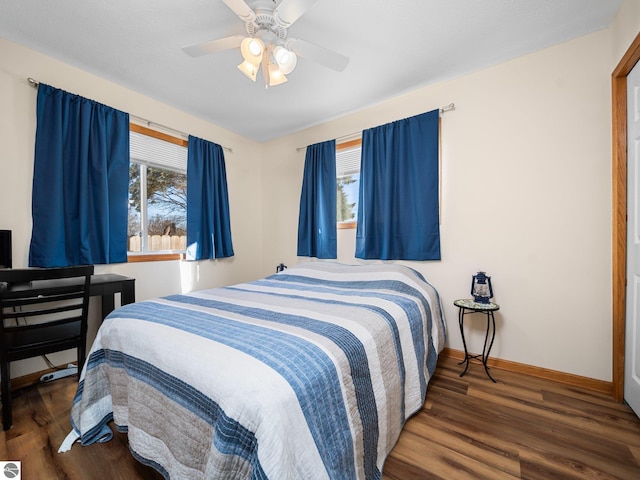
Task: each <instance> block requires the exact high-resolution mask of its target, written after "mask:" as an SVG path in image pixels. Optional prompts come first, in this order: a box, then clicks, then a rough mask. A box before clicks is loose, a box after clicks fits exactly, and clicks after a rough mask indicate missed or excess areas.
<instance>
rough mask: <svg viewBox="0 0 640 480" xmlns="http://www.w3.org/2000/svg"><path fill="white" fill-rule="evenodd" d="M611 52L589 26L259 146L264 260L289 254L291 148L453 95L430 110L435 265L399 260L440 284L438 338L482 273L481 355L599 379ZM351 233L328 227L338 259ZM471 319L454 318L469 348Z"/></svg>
mask: <svg viewBox="0 0 640 480" xmlns="http://www.w3.org/2000/svg"><path fill="white" fill-rule="evenodd" d="M611 51H612V50H611V32H610V31H609V30H603V31H599V32H596V33H594V34H591V35H587V36H584V37H581V38H579V39H577V40H574V41H571V42H567V43H564V44H561V45H558V46H555V47H552V48H548V49H546V50H543V51H540V52H537V53H534V54H531V55H527V56H524V57H521V58H517V59H515V60H512V61H509V62H506V63H503V64H501V65H497V66H495V67H492V68H488V69H486V70H483V71H479V72H477V73H474V74H471V75H467V76H464V77H461V78H458V79H454V80H451V81H447V82H444V83H441V84H437V85H433V86H427V87H424V88H422V89H419V90H416V91H414V92H412V93H409V94H407V95H403V96H400V97H398V98H395V99H393V100H391V101H388V102H385V103H383V104H381V105H378V106H376V107H373V108H369V109H366V110H364V111H361V112H358V113H354V114H352V115H349V116H346V117H344V118H341V119H338V120H335V121H332V122H330V123H327V124H324V125H321V126H318V127H315V128H311V129H308V130H305V131H303V132H300V133H298V134H295V135H290V136H288V137H286V138H282V139H278V140H275V141H272V142H270V143H269V144H267V145H266V146H265V147H264V158H265V169H264V172H265V173H264V176H263V182H264V187H263V198H262V200H263V205H264V207H263V210H264V219H265V227H264V240H265V243H264V245H265V252H264V261H265V262H266V263H267V264H274V265H275V263H276V262H279V261H284V262H285V263H287V262H288V263H296V262H297V261H299V260H301V259H297V258H296V256H295V246H296V238H297V237H296V232H297V214H298V208H297V205H298V203H299V196H300V186H301V172H302V168H303V164H304V151H300V152H297V151H296V149H295V147H298V146H305V145H308V144H311V143H316V142H319V141H323V140H327V139H330V138H337V137H340V136H343V135H347V134H350V133H352V132H355V131H360V130H362V129H364V128H368V127H373V126H376V125H380V124H383V123H386V122H389V121H393V120H397V119H400V118H404V117H408V116H411V115H415V114H418V113H422V112H425V111H429V110H432V109H434V108H438V107H441V106H445V105H448V104H449V103H451V102H454V103H455V105H456V109H455V111H453V112H449V113H446V114H444V115H443V117H442V207H441V208H442V210H441V211H442V216H441V241H442V243H441V246H442V261H440V262H408V264H409V265H411V266H413V267H414V268H416V269H418V270H420V271H421V272H423V273H424V274H425V275H426V276H427V277H428V278H429V279H430V280H431V281H432V282H433V283H434V284H435V285H436V286H437V287H438V288H439V290H440V292H441V296H442V299H443V301H444V306H445V312H446V315H447V325H448V330H449V338H448V345H449V346H450V347H452V348H455V349H460V350H461V349H462V341H461V337H460V333H459V329H458V325H457V321H456V319H457V312H456V310H455V308H454V307H453V305H452V303H453V300H455V299H457V298H464V297H468V296H469V289H470V283H471V276H472V275H473V274H474V273H475V272H477V271H478V270H485V271H487V272H488V273H489V274H490V275H491V276H492V281H493V286H494V292H495V298H494V300H495V301H496V302H497V303H499V304H500V305H501V310H500V312H499V313H498V315H497V317H496V319H497V324H498V327H497V329H498V333H497V339H496V343H495V345H494V347H493V351H492V356H495V357H498V358H502V359H506V360H510V361H514V362H521V363H526V364H531V365H536V366H539V367H545V368H550V369H554V370H559V371H564V372H569V373H574V374H577V375H583V376H587V377H592V378H597V379H602V380H610V379H611V363H612V362H611V359H612V352H611V240H610V237H611V160H610V158H611V155H610V152H611V141H610V136H611V133H610V132H611V127H610V125H611V119H610V73H611V66H610V64H611ZM278 180H281V182H280V183H279V185H280V188H279V189H278V190H277V191H276V192H271V191H269V188H270V186H272V185H276V184H278ZM354 238H355V236H354V231H353V230H351V231H349V230H339V232H338V239H339V246H338V250H339V252H338V256H339V260H340V261H345V262H348V263H357V262H359V261H358V260H356V259H355V258H354V257H353V250H354ZM483 324H484V322H475V323H474V322H469V321H468V320H467V325H468V326H469V327H470V330H471V331H472V333H471V334H470V336H471V337H472V338H471V342H472V346H471V348H472V350H475V351H479V350H481V346H480V343H479V342H480V340H481V339H482V337H481V334H483V332H482V329H483V328H484V325H483ZM468 331H469V330H468ZM467 338H468V339H469V337H467Z"/></svg>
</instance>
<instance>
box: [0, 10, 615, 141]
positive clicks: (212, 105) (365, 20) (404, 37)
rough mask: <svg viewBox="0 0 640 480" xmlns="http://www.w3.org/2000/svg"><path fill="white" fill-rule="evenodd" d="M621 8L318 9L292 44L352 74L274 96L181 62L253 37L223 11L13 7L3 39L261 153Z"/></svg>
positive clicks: (309, 68) (205, 63) (303, 71)
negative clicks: (325, 54)
mask: <svg viewBox="0 0 640 480" xmlns="http://www.w3.org/2000/svg"><path fill="white" fill-rule="evenodd" d="M246 1H247V3H248V4H249V5H250V6H251V5H253V3H254V1H255V0H246ZM280 1H281V0H276V3H280ZM620 3H621V0H395V1H394V0H317V2H316V3H315V4H314V5H313V6H312V7H311V8H310V9H309V10H308V11H307V12H306V13H305V14H304V15H303V16H302V17H301V18H300V19H299V20H298V21H297V22H295V23H294V24H293V25H292V26H291V27H290V28H289V35H290V36H292V37H298V38H302V39H304V40H307V41H309V42H312V43H315V44H318V45H321V46H323V47H326V48H329V49H332V50H335V51H337V52H339V53H342V54H343V55H346V56H348V57H349V58H350V62H349V64H348V66H347V68H346V69H345V70H344V71H343V72H341V73H337V72H335V71H333V70H330V69H328V68H326V67H323V66H321V65H318V64H316V63H313V62H312V61H310V60H307V59H304V58H301V59H299V60H298V65H297V67H296V69H295V70H294V71H293V72H292V73H291V74H290V75H289V76H288V77H289V81H288V82H287V83H285V84H283V85H280V86H277V87H272V88H269V89H268V90H265V88H264V83H263V82H262V80H261V78H260V76H259V78H258V81H257V82H256V83H253V82H251V81H250V80H249V79H247V78H246V77H244V76H243V75H242V73H240V72H239V71H238V69H237V68H236V66H237V65H238V63H240V60H241V55H240V52H239V50H237V49H236V50H230V51H225V52H221V53H215V54H210V55H207V56H203V57H199V58H192V57H190V56H188V55H186V54H185V53H184V52H183V51H182V49H181V48H182V47H184V46H187V45H191V44H194V43H200V42H205V41H208V40H213V39H216V38H220V37H226V36H228V35H234V34H243V33H244V24H243V22H242V21H240V20H239V18H238V17H237V16H236V15H235V14H234V13H233V12H232V11H231V10H230V9H229V8H228V7H227V6H226V5H225V4H224V3H223V2H222V0H181V1H180V0H155V1H143V0H109V1H106V0H55V1H54V0H2V1H1V2H0V36H2V37H4V38H6V39H8V40H11V41H14V42H17V43H20V44H22V45H25V46H27V47H30V48H33V49H35V50H38V51H41V52H43V53H45V54H47V55H50V56H52V57H54V58H57V59H60V60H62V61H64V62H66V63H68V64H71V65H74V66H76V67H79V68H81V69H83V70H86V71H89V72H92V73H94V74H97V75H99V76H101V77H104V78H107V79H109V80H112V81H113V82H116V83H118V84H120V85H123V86H125V87H128V88H130V89H132V90H135V91H137V92H140V93H143V94H145V95H147V96H150V97H153V98H156V99H158V100H160V101H162V102H165V103H167V104H169V105H172V106H174V107H177V108H179V109H181V110H184V111H186V112H189V113H192V114H194V115H197V116H199V117H201V118H204V119H206V120H208V121H211V122H212V123H215V124H216V125H219V126H221V127H224V128H226V129H228V130H231V131H233V132H236V133H238V134H240V135H242V136H244V137H247V138H250V139H253V140H256V141H259V142H262V141H267V140H270V139H273V138H277V137H280V136H282V135H285V134H288V133H292V132H295V131H298V130H302V129H304V128H307V127H310V126H313V125H317V124H320V123H323V122H325V121H327V120H330V119H333V118H336V117H339V116H342V115H344V114H346V113H348V112H353V111H356V110H359V109H361V108H363V107H366V106H369V105H372V104H376V103H379V102H381V101H383V100H386V99H388V98H391V97H393V96H396V95H398V94H400V93H404V92H406V91H410V90H413V89H415V88H417V87H420V86H423V85H427V84H431V83H434V82H438V81H442V80H446V79H449V78H452V77H456V76H460V75H462V74H465V73H468V72H472V71H475V70H478V69H481V68H484V67H487V66H489V65H494V64H496V63H499V62H502V61H505V60H508V59H511V58H514V57H517V56H519V55H522V54H525V53H529V52H533V51H535V50H539V49H542V48H545V47H548V46H551V45H554V44H557V43H560V42H564V41H567V40H569V39H572V38H575V37H577V36H580V35H584V34H587V33H590V32H593V31H596V30H599V29H601V28H604V27H606V26H608V25H609V23H610V22H611V20H612V19H613V17H614V16H615V14H616V12H617V10H618V8H619V7H620ZM36 80H43V81H46V79H36ZM54 86H57V87H60V88H64V87H63V86H60V85H54ZM452 100H455V99H452ZM131 113H135V112H131Z"/></svg>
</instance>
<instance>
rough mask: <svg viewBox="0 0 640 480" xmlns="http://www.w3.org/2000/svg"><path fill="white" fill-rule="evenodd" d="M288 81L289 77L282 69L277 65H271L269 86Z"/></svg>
mask: <svg viewBox="0 0 640 480" xmlns="http://www.w3.org/2000/svg"><path fill="white" fill-rule="evenodd" d="M286 81H287V77H286V76H285V75H284V73H282V72H281V71H280V69H279V68H278V66H277V65H273V64H272V65H269V86H270V87H275V86H276V85H280V84H282V83H284V82H286Z"/></svg>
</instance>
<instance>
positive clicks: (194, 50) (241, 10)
mask: <svg viewBox="0 0 640 480" xmlns="http://www.w3.org/2000/svg"><path fill="white" fill-rule="evenodd" d="M222 1H223V2H224V3H225V4H226V5H227V6H228V7H229V8H230V9H231V10H233V12H234V13H235V14H236V15H237V16H238V17H239V18H240V20H242V21H243V22H244V25H245V30H246V32H247V35H232V36H230V37H224V38H218V39H216V40H210V41H208V42H204V43H199V44H196V45H189V46H186V47H183V49H182V50H183V51H184V52H185V53H187V54H188V55H191V56H192V57H200V56H202V55H207V54H210V53H216V52H221V51H224V50H230V49H233V48H238V47H240V52H241V53H242V57H243V59H244V60H243V62H242V63H240V64H239V65H238V69H239V70H240V71H241V72H242V73H244V74H245V75H246V76H247V77H248V78H249V79H251V80H253V81H254V82H255V81H256V76H257V74H258V70H259V69H260V65H262V73H263V76H264V81H265V87H267V88H268V87H270V86H275V85H279V84H281V83H284V82H286V81H287V77H286V75H287V74H289V73H291V72H292V71H293V69H294V68H295V66H296V63H297V57H301V58H307V59H309V60H312V61H314V62H316V63H319V64H320V65H323V66H325V67H327V68H330V69H332V70H335V71H337V72H342V71H343V70H344V69H345V68H346V67H347V64H348V63H349V58H348V57H345V56H344V55H341V54H339V53H337V52H334V51H333V50H329V49H327V48H324V47H321V46H319V45H315V44H313V43H311V42H307V41H305V40H301V39H299V38H293V37H288V35H287V29H288V28H289V27H290V26H291V25H292V24H293V23H294V22H295V21H296V20H298V19H299V18H300V17H301V16H302V15H303V14H304V13H305V12H306V11H307V10H308V9H309V8H310V7H311V6H312V5H313V4H314V3H315V2H316V1H317V0H282V1H281V2H280V3H279V4H276V0H254V1H252V2H251V3H252V5H254V8H251V7H250V6H249V5H248V4H247V3H246V2H245V0H222Z"/></svg>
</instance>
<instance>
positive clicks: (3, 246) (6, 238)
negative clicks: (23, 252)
mask: <svg viewBox="0 0 640 480" xmlns="http://www.w3.org/2000/svg"><path fill="white" fill-rule="evenodd" d="M11 259H12V254H11V230H0V268H12V262H11Z"/></svg>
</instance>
